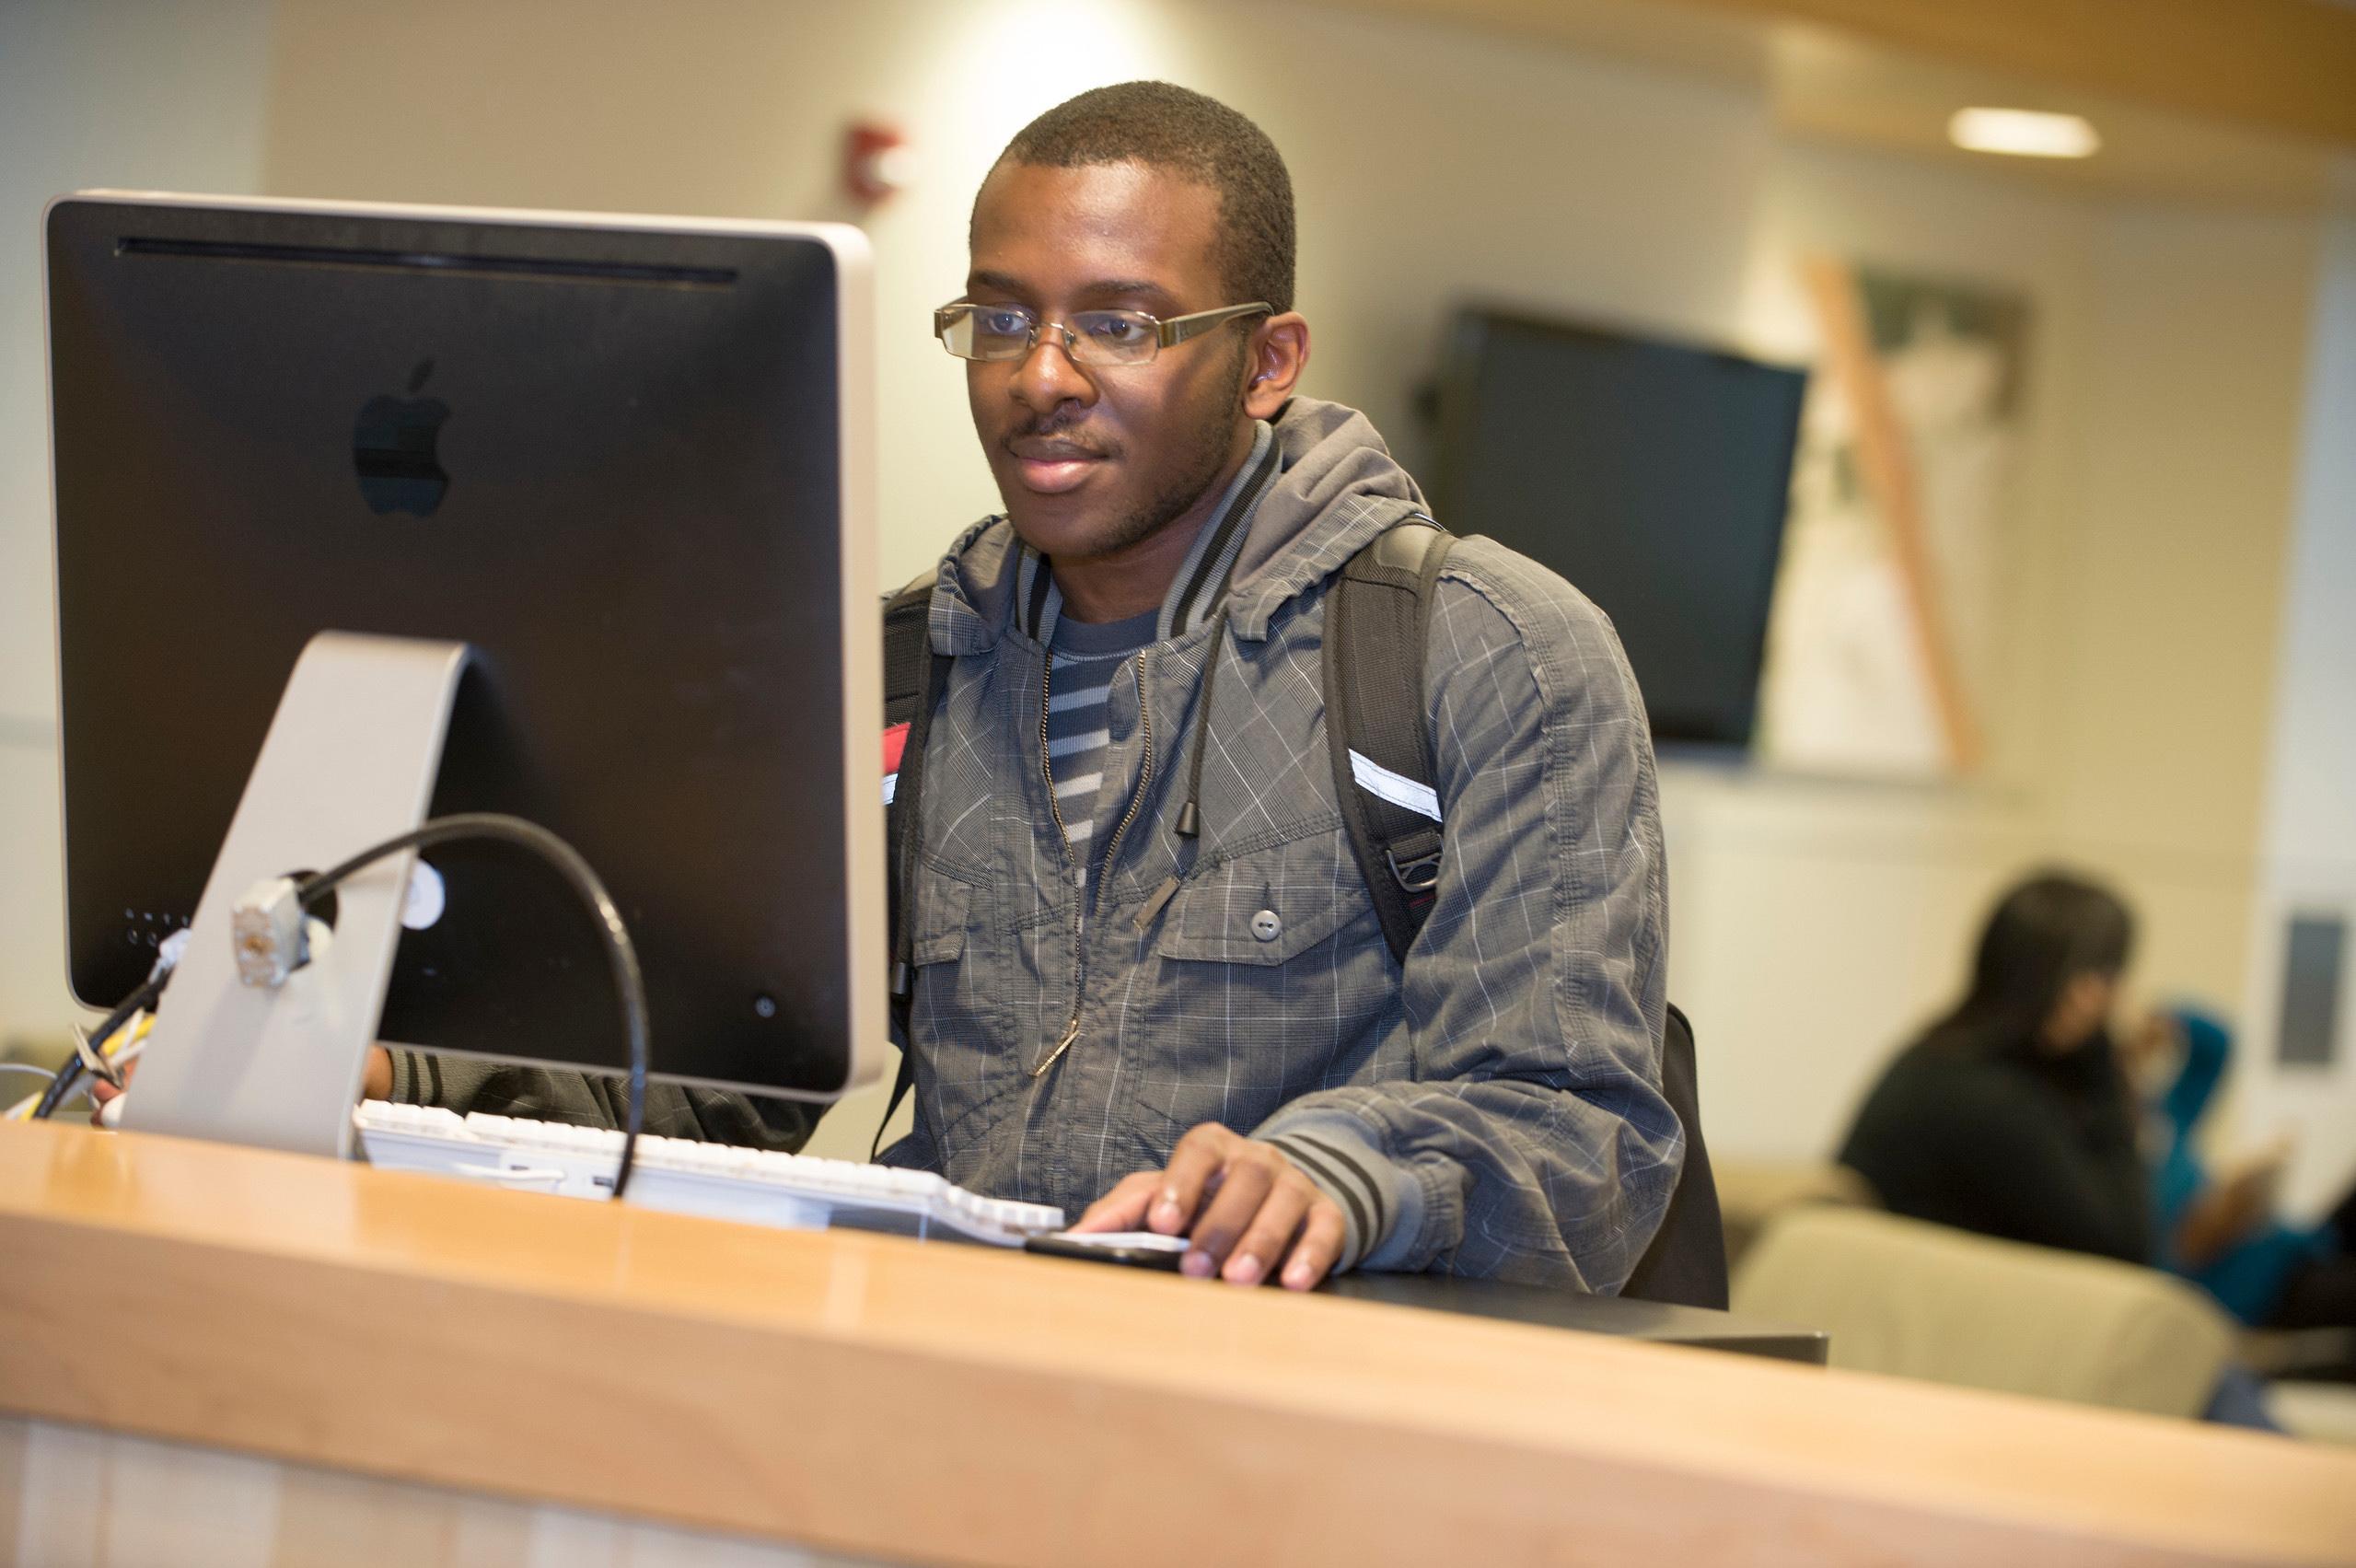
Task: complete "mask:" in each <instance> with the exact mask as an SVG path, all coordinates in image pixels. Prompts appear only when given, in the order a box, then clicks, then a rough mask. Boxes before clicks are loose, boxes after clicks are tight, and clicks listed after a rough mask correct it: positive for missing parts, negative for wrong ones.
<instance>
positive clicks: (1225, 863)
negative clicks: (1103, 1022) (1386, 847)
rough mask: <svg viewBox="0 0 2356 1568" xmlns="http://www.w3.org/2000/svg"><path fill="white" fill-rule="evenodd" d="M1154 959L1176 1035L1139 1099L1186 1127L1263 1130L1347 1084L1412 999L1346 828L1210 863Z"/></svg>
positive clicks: (1177, 907)
mask: <svg viewBox="0 0 2356 1568" xmlns="http://www.w3.org/2000/svg"><path fill="white" fill-rule="evenodd" d="M1154 954H1155V958H1156V960H1157V963H1156V966H1155V967H1156V970H1157V975H1158V990H1159V998H1158V1000H1159V1002H1160V1005H1161V1016H1162V1019H1163V1020H1164V1021H1165V1023H1166V1026H1167V1027H1166V1030H1165V1031H1164V1032H1163V1038H1164V1041H1165V1045H1164V1050H1163V1051H1162V1052H1158V1053H1157V1054H1160V1055H1162V1056H1163V1057H1164V1061H1162V1062H1160V1063H1155V1067H1156V1069H1157V1070H1155V1071H1153V1072H1150V1073H1148V1074H1145V1075H1144V1077H1143V1081H1142V1082H1141V1084H1140V1086H1139V1098H1140V1100H1141V1101H1142V1103H1143V1105H1144V1106H1145V1107H1146V1109H1149V1110H1150V1111H1152V1112H1154V1113H1155V1114H1158V1115H1160V1116H1162V1117H1164V1118H1166V1120H1167V1121H1168V1122H1169V1123H1170V1124H1171V1125H1172V1126H1173V1127H1175V1128H1176V1129H1177V1130H1178V1131H1183V1130H1184V1129H1185V1128H1187V1127H1190V1126H1192V1125H1194V1124H1195V1123H1196V1122H1198V1121H1221V1122H1224V1123H1225V1124H1226V1125H1228V1126H1230V1127H1234V1128H1236V1130H1237V1131H1239V1132H1249V1131H1250V1130H1251V1128H1252V1127H1253V1126H1255V1125H1257V1124H1258V1123H1259V1121H1264V1120H1265V1119H1266V1118H1267V1117H1268V1116H1269V1115H1270V1114H1271V1113H1272V1112H1273V1111H1274V1110H1275V1109H1276V1108H1277V1107H1278V1106H1280V1105H1282V1104H1283V1103H1284V1102H1285V1101H1286V1100H1288V1099H1291V1098H1294V1097H1296V1096H1298V1095H1302V1094H1306V1093H1307V1092H1309V1091H1310V1090H1312V1089H1316V1088H1318V1087H1320V1086H1323V1085H1325V1084H1326V1083H1328V1082H1339V1081H1340V1079H1341V1078H1343V1077H1346V1076H1347V1075H1348V1072H1349V1069H1350V1067H1351V1065H1352V1063H1354V1061H1355V1059H1356V1057H1357V1055H1358V1054H1359V1053H1361V1052H1362V1051H1364V1050H1365V1049H1368V1048H1369V1044H1370V1042H1371V1040H1373V1038H1374V1036H1375V1032H1376V1026H1377V1025H1378V1024H1379V1023H1380V1021H1381V1019H1382V1018H1383V1016H1385V1014H1386V1012H1387V1010H1388V1009H1389V1008H1390V1007H1391V1006H1393V1005H1395V1003H1396V1000H1397V995H1398V990H1399V988H1398V984H1397V981H1396V979H1395V978H1394V976H1393V975H1392V974H1391V973H1390V970H1391V963H1390V955H1389V952H1388V951H1387V949H1386V948H1385V947H1384V946H1383V935H1382V927H1381V924H1380V923H1379V922H1378V921H1377V920H1376V919H1375V909H1374V901H1373V900H1371V899H1369V898H1368V897H1367V894H1366V887H1365V883H1364V880H1363V879H1362V878H1361V877H1360V876H1359V874H1358V862H1357V860H1356V858H1355V857H1354V856H1352V854H1351V853H1350V844H1349V841H1348V839H1347V838H1346V837H1345V836H1344V835H1343V833H1342V831H1341V829H1340V827H1339V826H1335V827H1332V828H1330V829H1313V830H1309V831H1307V832H1305V833H1302V834H1300V835H1297V836H1295V837H1294V838H1291V839H1287V840H1285V841H1283V842H1279V843H1275V844H1270V845H1266V846H1263V847H1259V848H1255V849H1252V850H1248V851H1247V852H1245V853H1243V854H1231V855H1223V856H1222V857H1221V858H1220V860H1219V862H1218V864H1216V865H1213V866H1211V867H1209V868H1207V869H1205V868H1201V867H1198V868H1197V870H1196V872H1195V874H1194V875H1193V876H1192V877H1190V878H1189V879H1188V881H1187V883H1186V885H1185V886H1184V887H1182V888H1180V889H1178V892H1177V893H1176V894H1175V895H1173V896H1172V898H1171V900H1170V903H1169V907H1168V908H1167V909H1166V911H1165V912H1163V915H1162V922H1161V929H1160V931H1159V932H1158V934H1157V935H1156V936H1155V942H1154Z"/></svg>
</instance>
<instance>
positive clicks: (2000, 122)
mask: <svg viewBox="0 0 2356 1568" xmlns="http://www.w3.org/2000/svg"><path fill="white" fill-rule="evenodd" d="M1947 139H1948V140H1949V141H1951V142H1953V143H1955V145H1957V146H1959V147H1962V148H1965V149H1966V150H1967V151H1970V152H1975V153H2008V154H2010V155H2011V156H2013V157H2094V156H2095V149H2096V148H2098V147H2100V146H2101V145H2103V139H2102V138H2101V137H2100V136H2097V135H2096V134H2095V128H2094V127H2093V126H2092V125H2090V124H2088V123H2087V122H2085V121H2083V120H2082V119H2080V118H2079V117H2078V116H2076V115H2074V114H2042V113H2039V112H2038V111H2037V110H2033V109H1958V110H1956V115H1955V118H1954V119H1952V120H1950V121H1948V122H1947Z"/></svg>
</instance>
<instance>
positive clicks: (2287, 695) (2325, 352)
mask: <svg viewBox="0 0 2356 1568" xmlns="http://www.w3.org/2000/svg"><path fill="white" fill-rule="evenodd" d="M2342 174H2343V176H2344V177H2345V183H2344V191H2345V195H2344V196H2343V200H2342V204H2341V206H2340V208H2339V211H2338V213H2337V214H2336V215H2334V216H2333V217H2332V218H2331V220H2330V222H2329V224H2328V226H2327V238H2326V242H2325V245H2324V249H2323V256H2322V265H2321V279H2320V283H2319V286H2318V288H2317V291H2316V296H2315V317H2314V329H2313V339H2312V342H2313V353H2312V355H2311V363H2310V368H2309V373H2308V377H2307V381H2306V388H2305V400H2304V401H2305V408H2304V414H2305V417H2304V437H2305V439H2304V453H2303V457H2302V461H2301V464H2300V469H2299V474H2298V490H2297V519H2298V524H2297V533H2296V536H2295V539H2294V540H2293V543H2292V548H2291V550H2290V552H2289V558H2288V561H2287V568H2288V570H2287V573H2286V580H2285V584H2284V589H2283V592H2284V610H2283V629H2282V640H2281V683H2280V685H2279V686H2278V687H2277V689H2276V698H2275V702H2274V704H2273V714H2272V717H2273V735H2272V744H2271V746H2270V748H2269V754H2268V761H2269V780H2268V790H2267V798H2266V827H2265V839H2264V860H2263V864H2262V870H2261V877H2260V887H2259V889H2258V894H2257V899H2256V900H2255V913H2254V915H2253V919H2252V933H2253V935H2252V941H2251V955H2252V956H2251V962H2250V966H2249V981H2248V989H2247V1002H2246V1005H2245V1007H2244V1010H2243V1015H2244V1018H2245V1021H2246V1028H2245V1030H2244V1034H2243V1046H2242V1051H2241V1054H2240V1060H2239V1066H2240V1071H2241V1076H2242V1087H2243V1091H2244V1093H2243V1097H2242V1098H2243V1104H2244V1113H2243V1115H2242V1117H2241V1118H2240V1121H2241V1123H2242V1131H2243V1133H2244V1135H2245V1136H2246V1137H2248V1138H2250V1139H2252V1140H2253V1141H2255V1140H2262V1139H2266V1138H2269V1137H2271V1136H2272V1135H2273V1134H2274V1133H2275V1132H2277V1131H2279V1130H2284V1129H2288V1130H2291V1131H2292V1132H2295V1134H2296V1137H2297V1153H2296V1155H2295V1156H2294V1158H2293V1162H2292V1167H2291V1171H2290V1174H2289V1179H2288V1181H2287V1182H2286V1184H2285V1196H2286V1198H2287V1199H2288V1200H2289V1202H2291V1203H2292V1206H2293V1208H2294V1209H2299V1210H2304V1211H2308V1212H2312V1211H2314V1210H2315V1209H2317V1208H2319V1207H2321V1206H2322V1205H2325V1204H2327V1203H2329V1202H2335V1201H2336V1200H2337V1199H2338V1198H2339V1196H2340V1195H2341V1193H2343V1192H2344V1191H2347V1188H2348V1184H2349V1182H2350V1179H2351V1177H2356V953H2344V954H2343V955H2342V961H2343V965H2345V966H2346V968H2345V969H2344V970H2343V990H2342V993H2341V996H2340V1001H2339V1040H2338V1051H2337V1053H2336V1060H2335V1061H2334V1063H2333V1064H2332V1065H2331V1066H2329V1067H2280V1066H2277V1065H2275V1063H2273V1061H2272V1056H2273V1052H2274V1049H2275V1045H2276V1035H2275V1028H2276V1024H2277V1018H2278V1013H2279V1011H2280V1005H2281V984H2282V958H2283V944H2284V936H2285V930H2286V927H2287V924H2288V923H2289V921H2290V919H2291V917H2292V915H2293V914H2296V913H2301V912H2322V913H2327V914H2337V915H2338V916H2339V918H2340V919H2341V920H2342V921H2344V922H2346V923H2347V924H2348V925H2349V926H2350V928H2352V929H2356V614H2351V613H2350V604H2351V603H2356V159H2351V160H2350V161H2349V163H2348V166H2347V167H2346V168H2343V170H2342Z"/></svg>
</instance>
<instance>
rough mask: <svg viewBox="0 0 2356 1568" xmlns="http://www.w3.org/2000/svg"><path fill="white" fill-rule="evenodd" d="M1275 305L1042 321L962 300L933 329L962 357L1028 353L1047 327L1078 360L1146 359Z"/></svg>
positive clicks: (1086, 314)
mask: <svg viewBox="0 0 2356 1568" xmlns="http://www.w3.org/2000/svg"><path fill="white" fill-rule="evenodd" d="M1274 308H1275V307H1273V306H1271V305H1268V304H1266V303H1262V302H1255V303H1253V304H1250V305H1223V306H1221V307H1220V308H1218V309H1216V310H1197V311H1195V312H1194V313H1193V314H1192V315H1190V316H1173V317H1171V318H1170V319H1168V320H1166V321H1165V320H1163V319H1161V318H1159V317H1157V316H1148V315H1147V314H1145V312H1143V310H1077V311H1074V312H1073V315H1072V319H1071V320H1069V321H1041V320H1040V319H1039V318H1038V317H1037V316H1035V315H1033V314H1032V313H1031V312H1030V311H1028V310H1027V309H1025V308H1023V307H1022V306H1019V305H974V304H970V303H968V302H965V301H962V300H961V301H959V302H957V304H954V305H944V306H942V307H941V308H939V309H938V310H935V311H934V312H933V335H934V337H936V338H938V339H940V340H941V346H942V347H943V348H946V349H947V350H948V351H949V352H950V353H951V354H956V355H957V357H958V358H959V359H1024V358H1027V357H1028V356H1029V354H1030V352H1031V350H1033V349H1034V348H1037V347H1038V346H1039V337H1040V335H1041V334H1042V333H1046V332H1059V333H1061V334H1062V338H1063V342H1062V349H1063V352H1064V353H1065V354H1068V355H1070V356H1071V359H1072V363H1073V364H1074V365H1143V364H1144V363H1145V362H1146V361H1148V360H1150V359H1152V358H1153V357H1154V356H1155V354H1159V353H1161V351H1162V350H1164V349H1166V348H1169V347H1171V346H1172V345H1174V344H1177V343H1184V342H1186V340H1187V339H1189V338H1193V337H1200V336H1201V335H1202V334H1203V333H1205V332H1207V331H1211V330H1212V329H1213V328H1214V327H1217V326H1221V325H1223V324H1224V323H1226V322H1228V321H1233V320H1236V319H1238V318H1239V317H1244V316H1264V315H1267V314H1269V313H1270V312H1271V311H1272V310H1273V309H1274Z"/></svg>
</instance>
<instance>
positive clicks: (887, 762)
mask: <svg viewBox="0 0 2356 1568" xmlns="http://www.w3.org/2000/svg"><path fill="white" fill-rule="evenodd" d="M938 575H939V573H938V571H937V570H934V571H928V572H926V573H924V574H923V575H922V576H919V577H918V578H916V579H915V580H914V581H913V582H911V583H910V584H909V585H908V586H907V587H904V588H902V589H900V590H899V592H898V593H896V594H894V595H892V596H891V598H888V599H886V600H885V601H884V865H885V869H886V872H887V874H888V884H889V885H888V888H887V889H886V892H885V906H884V907H885V909H886V910H887V912H888V913H887V915H886V919H887V921H888V926H889V936H890V943H889V946H890V949H891V956H892V958H891V962H892V967H891V1013H892V1022H893V1023H894V1024H895V1025H896V1026H897V1027H898V1028H899V1038H900V1055H899V1075H898V1076H897V1077H895V1078H894V1079H893V1080H892V1095H891V1103H890V1104H889V1105H888V1106H887V1107H885V1109H884V1119H883V1121H880V1122H878V1123H876V1139H875V1143H874V1144H871V1145H870V1146H869V1148H868V1151H867V1154H868V1157H869V1158H871V1159H872V1158H873V1157H875V1156H876V1152H877V1151H878V1150H880V1149H881V1148H882V1147H883V1141H884V1128H885V1127H886V1126H888V1125H889V1123H890V1121H891V1119H892V1117H893V1115H894V1114H895V1113H897V1112H898V1111H899V1102H900V1101H901V1100H903V1099H905V1098H908V1091H909V1089H910V1088H911V1087H912V1086H914V1084H915V1082H916V1067H915V1063H914V1059H913V1053H912V1052H911V1051H910V1049H909V1046H908V1040H909V1015H910V1011H911V1008H912V1007H913V1006H914V1005H915V1001H916V964H915V957H916V933H915V923H914V921H913V920H911V918H910V915H909V911H908V890H909V889H911V888H912V887H914V886H915V881H916V877H915V872H916V855H917V853H918V850H919V848H920V846H921V843H922V835H921V834H920V833H919V831H918V830H917V826H916V824H917V815H916V813H917V806H918V802H919V801H920V800H921V799H922V797H923V793H924V743H925V740H926V739H927V738H929V737H930V736H931V734H932V732H933V710H934V708H936V707H938V706H939V705H940V702H941V692H942V691H943V689H944V688H946V686H947V685H948V672H949V666H950V664H951V663H952V662H953V661H952V660H951V659H950V657H949V656H948V655H946V654H936V653H934V651H933V645H932V625H931V622H932V610H933V585H934V581H935V579H936V578H937V577H938Z"/></svg>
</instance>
